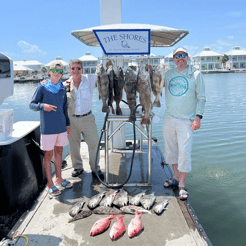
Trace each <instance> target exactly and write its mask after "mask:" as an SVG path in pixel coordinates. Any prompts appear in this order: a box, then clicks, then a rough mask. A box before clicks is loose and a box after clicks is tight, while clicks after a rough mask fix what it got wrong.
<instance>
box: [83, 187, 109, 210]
mask: <svg viewBox="0 0 246 246" xmlns="http://www.w3.org/2000/svg"><path fill="white" fill-rule="evenodd" d="M105 193H106V191H103V192H101V193H98V194H97V195H95V196H93V197H92V198H91V199H90V200H89V202H88V204H87V207H88V208H89V209H94V208H95V207H96V206H97V205H98V204H99V203H100V202H101V200H102V198H103V197H104V195H105Z"/></svg>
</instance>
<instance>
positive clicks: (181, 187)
mask: <svg viewBox="0 0 246 246" xmlns="http://www.w3.org/2000/svg"><path fill="white" fill-rule="evenodd" d="M181 190H185V191H181ZM185 195H186V196H187V197H181V196H185ZM188 197H189V193H188V192H187V189H186V188H185V187H184V186H180V187H179V199H180V200H182V201H185V200H187V199H188Z"/></svg>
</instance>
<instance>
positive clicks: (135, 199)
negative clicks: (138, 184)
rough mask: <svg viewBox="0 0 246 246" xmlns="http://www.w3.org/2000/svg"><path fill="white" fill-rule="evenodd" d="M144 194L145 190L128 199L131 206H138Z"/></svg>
mask: <svg viewBox="0 0 246 246" xmlns="http://www.w3.org/2000/svg"><path fill="white" fill-rule="evenodd" d="M145 192H146V190H145V191H143V192H141V193H138V194H136V195H135V196H134V197H132V198H131V199H130V202H129V203H130V204H132V205H135V206H138V205H139V204H140V198H141V197H142V196H144V195H145Z"/></svg>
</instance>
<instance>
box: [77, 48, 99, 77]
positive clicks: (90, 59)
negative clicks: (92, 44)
mask: <svg viewBox="0 0 246 246" xmlns="http://www.w3.org/2000/svg"><path fill="white" fill-rule="evenodd" d="M79 60H81V61H82V62H83V74H95V73H96V66H97V63H98V58H96V57H95V56H93V55H92V54H91V52H89V51H88V52H85V54H84V55H83V56H81V57H80V58H79Z"/></svg>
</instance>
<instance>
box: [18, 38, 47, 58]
mask: <svg viewBox="0 0 246 246" xmlns="http://www.w3.org/2000/svg"><path fill="white" fill-rule="evenodd" d="M17 45H18V46H19V47H20V48H21V50H22V52H23V53H25V54H29V55H43V56H45V55H46V52H44V51H42V50H41V49H39V47H38V46H37V45H35V44H29V43H27V42H26V41H19V42H18V44H17Z"/></svg>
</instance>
